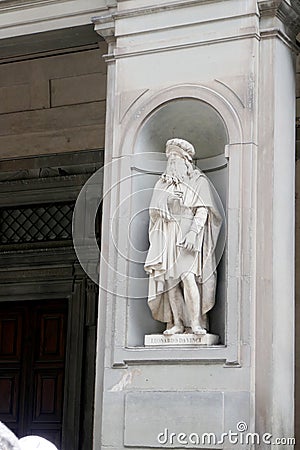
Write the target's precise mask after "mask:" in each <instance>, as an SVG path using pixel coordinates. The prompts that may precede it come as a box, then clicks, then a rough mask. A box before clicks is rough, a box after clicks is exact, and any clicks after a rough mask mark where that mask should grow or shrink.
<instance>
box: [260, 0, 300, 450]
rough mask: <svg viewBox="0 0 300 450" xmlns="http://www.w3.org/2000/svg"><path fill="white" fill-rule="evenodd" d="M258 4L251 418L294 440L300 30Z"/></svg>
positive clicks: (274, 7)
mask: <svg viewBox="0 0 300 450" xmlns="http://www.w3.org/2000/svg"><path fill="white" fill-rule="evenodd" d="M258 6H259V10H260V15H261V17H260V38H261V41H260V54H259V67H258V76H259V85H258V96H259V97H258V98H259V101H258V111H257V114H258V148H259V151H258V166H257V174H258V176H257V212H256V215H257V246H256V280H257V284H256V345H255V355H256V356H255V361H256V363H255V365H256V367H255V380H256V382H255V398H256V407H255V412H256V418H255V419H256V430H257V431H258V432H264V431H266V430H267V431H268V432H270V433H272V435H273V436H274V437H281V436H285V437H289V436H290V437H292V436H294V407H293V405H294V264H295V263H294V236H295V218H294V211H295V202H294V199H295V186H294V181H295V180H294V178H295V76H296V69H295V59H296V49H295V37H296V34H297V32H298V31H299V29H300V23H299V22H300V20H299V12H300V4H299V2H298V3H297V2H284V1H277V2H270V1H260V2H258ZM274 448H281V445H274ZM285 448H292V445H291V446H287V447H285Z"/></svg>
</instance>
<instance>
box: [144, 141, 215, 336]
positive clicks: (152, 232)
mask: <svg viewBox="0 0 300 450" xmlns="http://www.w3.org/2000/svg"><path fill="white" fill-rule="evenodd" d="M194 154H195V150H194V147H193V145H192V144H190V143H189V142H187V141H185V140H183V139H178V138H175V139H170V140H169V141H167V143H166V156H167V159H168V161H167V168H166V170H165V172H164V173H163V174H162V175H161V177H160V179H159V180H158V181H157V183H156V185H155V187H154V190H153V195H152V200H151V203H150V208H149V215H150V224H149V241H150V247H149V251H148V254H147V258H146V262H145V266H144V268H145V271H146V272H147V273H149V293H148V304H149V307H150V309H151V312H152V316H153V318H154V319H155V320H158V321H161V322H164V323H166V324H167V327H166V330H165V331H164V335H165V336H168V335H174V334H181V333H184V332H192V333H193V334H194V335H204V334H206V333H207V331H208V317H207V313H208V311H209V310H210V309H211V308H212V307H213V306H214V303H215V290H216V262H215V248H216V243H217V239H218V235H219V231H220V228H221V225H222V218H221V215H220V213H219V211H218V209H217V207H216V204H215V201H214V197H213V193H212V189H211V185H210V183H209V181H208V179H207V177H206V176H205V175H204V174H203V172H202V171H201V170H199V169H195V168H194V166H193V164H192V158H193V156H194ZM190 330H191V331H190Z"/></svg>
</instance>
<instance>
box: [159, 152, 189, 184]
mask: <svg viewBox="0 0 300 450" xmlns="http://www.w3.org/2000/svg"><path fill="white" fill-rule="evenodd" d="M192 170H193V168H192V165H191V163H189V162H188V161H185V162H184V163H182V160H178V159H177V158H176V159H169V160H168V163H167V167H166V170H165V172H164V173H163V174H162V176H161V178H162V179H163V181H166V182H168V183H173V184H175V185H177V184H179V183H183V182H184V181H185V180H186V179H187V177H189V176H190V174H191V171H192Z"/></svg>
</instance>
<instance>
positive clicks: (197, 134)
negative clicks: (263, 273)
mask: <svg viewBox="0 0 300 450" xmlns="http://www.w3.org/2000/svg"><path fill="white" fill-rule="evenodd" d="M186 90H187V87H186V86H185V87H181V95H178V91H177V96H175V98H174V97H173V98H169V99H167V100H166V101H165V102H163V103H161V104H160V105H156V107H155V108H154V109H152V111H150V112H149V114H148V115H147V117H144V120H142V121H139V124H140V126H139V127H138V129H136V130H133V129H132V128H131V131H129V134H131V136H132V138H133V139H134V146H133V152H134V155H135V156H137V158H136V157H134V158H133V159H134V161H135V164H134V166H133V167H132V170H133V174H134V172H140V173H141V174H143V176H141V177H136V176H134V177H133V182H132V190H133V192H134V193H136V192H144V195H143V196H142V199H141V200H140V201H138V202H137V203H136V204H133V205H132V217H136V218H137V220H136V221H135V223H134V222H132V223H131V228H132V229H131V232H130V235H131V241H132V244H133V247H134V248H136V249H138V250H139V249H145V248H147V246H148V210H147V208H148V206H149V203H150V199H151V188H153V186H154V184H155V182H156V181H157V179H158V176H159V174H160V173H161V172H162V171H163V170H164V167H165V161H166V158H165V155H164V150H165V143H166V141H167V140H168V139H170V138H172V137H180V138H183V139H187V140H188V141H190V142H191V143H192V144H193V145H194V146H195V149H196V152H197V153H196V157H195V159H196V160H195V163H196V164H197V165H198V166H199V167H201V169H202V170H204V171H205V172H207V176H208V177H209V178H210V179H211V181H212V182H213V184H214V186H215V187H216V190H217V191H218V193H219V195H220V197H221V200H222V203H223V206H224V209H226V204H227V185H228V169H227V160H226V158H225V156H224V148H225V146H226V145H228V143H230V141H231V142H232V140H236V141H239V138H240V137H241V129H240V126H239V124H240V123H239V120H238V119H237V115H236V113H235V111H234V109H233V108H232V107H230V108H228V109H227V119H229V118H230V119H231V124H232V120H233V119H234V126H233V125H231V132H232V133H231V139H230V133H229V132H228V128H227V127H226V125H225V121H224V120H223V119H222V118H221V116H220V114H219V113H218V112H217V111H216V109H215V108H214V107H213V106H212V105H211V104H209V103H208V102H207V101H203V99H202V98H201V99H200V98H199V96H198V95H199V92H198V95H197V96H196V95H195V87H192V88H191V87H188V90H189V91H190V90H192V91H193V95H191V92H189V94H190V96H188V95H186V94H187V92H186ZM200 90H201V93H202V94H203V92H204V93H205V94H207V93H208V91H211V90H210V89H208V88H202V89H200ZM171 92H172V93H173V95H174V91H173V89H172V90H168V91H167V92H164V94H163V95H162V96H160V100H162V97H164V99H166V97H168V96H169V95H170V93H171ZM184 94H185V95H184ZM215 98H217V99H218V103H219V105H222V109H224V105H226V101H225V99H223V98H222V97H221V96H220V95H219V94H216V95H215ZM156 99H157V97H156ZM206 100H207V98H206ZM154 101H155V100H154V99H152V101H150V102H149V103H148V107H149V106H150V104H151V103H152V105H153V102H154ZM153 106H154V105H153ZM145 109H146V108H145V107H143V108H142V110H141V111H145ZM147 109H148V108H147ZM141 115H142V114H141V112H139V114H136V116H135V118H137V116H141ZM140 118H141V117H140ZM133 128H134V127H133ZM129 130H130V129H129ZM134 131H135V132H134ZM133 133H134V134H133ZM127 137H128V136H127ZM127 142H128V141H127ZM148 152H151V155H149V153H148ZM146 153H147V154H146ZM135 174H136V173H135ZM141 209H142V213H139V212H138V211H139V210H141ZM224 233H225V227H223V234H224ZM130 260H131V261H137V258H135V255H134V251H133V253H132V254H131V257H130ZM219 272H221V275H219V281H218V292H217V302H216V306H215V308H214V310H213V312H212V314H211V332H213V333H217V334H219V335H220V337H221V343H225V334H226V333H225V317H226V313H225V308H226V302H225V297H226V295H225V290H226V268H225V257H224V258H223V259H222V260H221V263H220V265H219ZM129 275H131V276H132V279H133V280H134V278H135V277H141V278H143V277H144V276H145V273H144V269H143V262H140V263H131V264H130V268H129ZM129 278H130V277H129ZM147 284H148V283H147V282H146V283H145V290H144V295H143V294H142V293H140V294H141V295H140V296H141V297H144V301H143V300H139V301H136V300H133V299H131V295H130V293H132V294H133V293H134V292H135V286H134V281H133V283H130V282H129V301H128V333H127V343H128V345H129V346H130V347H131V346H141V345H143V337H144V334H149V333H157V332H162V331H163V329H164V326H163V325H162V326H161V324H160V323H158V322H156V321H154V320H153V319H152V317H151V314H150V311H149V308H148V305H147ZM132 297H135V296H134V295H132Z"/></svg>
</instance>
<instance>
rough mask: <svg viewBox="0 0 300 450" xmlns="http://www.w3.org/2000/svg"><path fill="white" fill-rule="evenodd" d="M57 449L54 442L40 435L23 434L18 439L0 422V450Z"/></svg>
mask: <svg viewBox="0 0 300 450" xmlns="http://www.w3.org/2000/svg"><path fill="white" fill-rule="evenodd" d="M35 449H39V450H57V447H55V445H54V444H52V443H51V442H49V441H47V439H44V438H42V437H40V436H25V437H23V438H21V439H18V438H17V437H16V436H15V434H14V433H13V432H12V431H11V430H10V429H9V428H7V426H6V425H4V423H2V422H0V450H35Z"/></svg>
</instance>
